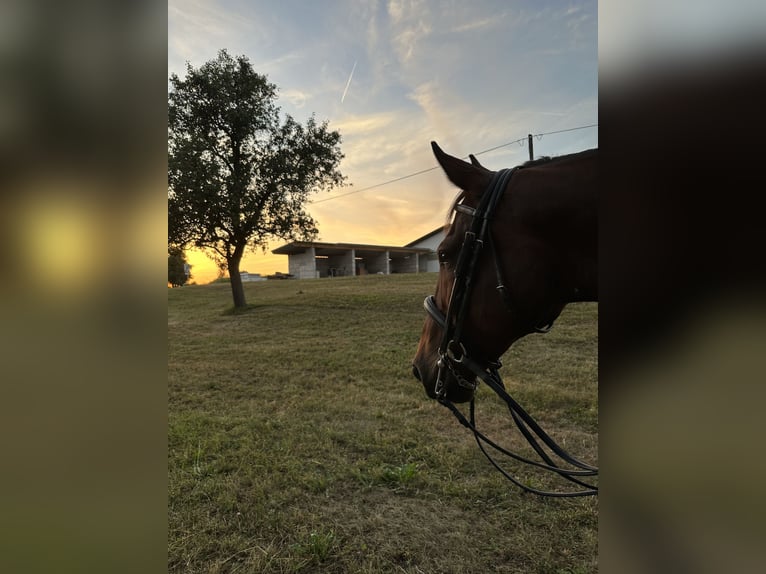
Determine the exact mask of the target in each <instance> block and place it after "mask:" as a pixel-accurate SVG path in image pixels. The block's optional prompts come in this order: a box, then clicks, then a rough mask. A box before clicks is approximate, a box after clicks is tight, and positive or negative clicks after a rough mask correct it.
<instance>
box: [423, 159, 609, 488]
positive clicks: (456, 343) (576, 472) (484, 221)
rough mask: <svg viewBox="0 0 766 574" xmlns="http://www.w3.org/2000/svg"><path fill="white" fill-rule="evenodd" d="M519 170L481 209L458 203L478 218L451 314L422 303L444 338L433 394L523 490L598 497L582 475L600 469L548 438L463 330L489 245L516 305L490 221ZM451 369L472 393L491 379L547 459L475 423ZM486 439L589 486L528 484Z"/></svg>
mask: <svg viewBox="0 0 766 574" xmlns="http://www.w3.org/2000/svg"><path fill="white" fill-rule="evenodd" d="M517 169H519V168H517V167H516V168H512V169H503V170H500V171H497V172H495V173H494V174H493V176H492V179H491V181H490V183H489V186H488V188H487V191H486V192H485V193H484V194H483V195H482V198H481V201H480V202H479V205H478V206H477V207H476V208H473V207H470V206H467V205H464V204H457V205H456V206H455V211H457V212H459V213H463V214H466V215H469V216H471V217H472V219H473V221H472V224H471V228H470V230H469V231H467V232H466V233H465V237H464V239H463V245H462V247H461V249H460V253H459V255H458V259H457V263H456V264H455V279H454V281H453V285H452V293H451V294H450V299H449V304H448V306H447V312H446V314H445V313H442V311H441V310H440V309H439V307H438V306H437V304H436V299H435V298H434V296H433V295H430V296H428V297H426V299H425V301H424V302H423V306H424V307H425V310H426V312H427V313H428V315H429V316H430V317H431V319H433V320H434V322H435V323H436V324H437V325H438V326H439V327H440V328H441V329H442V339H441V343H440V345H439V350H438V360H437V367H438V375H437V379H436V386H435V388H434V393H435V395H436V400H437V401H439V403H441V404H442V405H444V406H446V407H447V408H449V409H450V411H452V413H453V414H454V415H455V417H457V419H458V421H459V422H460V423H461V424H462V425H463V426H465V427H467V428H469V429H470V430H471V431H472V432H473V434H474V437H475V438H476V442H477V444H478V445H479V448H480V449H481V451H482V453H484V455H485V456H486V457H487V459H488V460H489V461H490V462H491V463H492V465H493V466H494V467H495V468H496V469H497V470H499V471H500V472H501V473H502V474H503V475H504V476H505V477H506V478H507V479H508V480H510V481H511V482H513V483H514V484H516V485H517V486H519V487H521V488H522V489H523V490H525V491H527V492H532V493H534V494H539V495H541V496H554V497H571V496H587V495H595V494H598V486H594V485H591V484H588V483H585V482H583V481H581V480H580V478H579V477H587V476H597V475H598V468H596V467H593V466H590V465H588V464H586V463H584V462H581V461H579V460H577V459H576V458H574V457H573V456H571V455H570V454H568V453H567V452H566V451H565V450H564V449H563V448H561V447H560V446H559V445H558V444H557V443H556V442H555V441H554V440H553V439H552V438H551V437H550V436H548V434H547V433H546V432H545V431H544V430H543V429H542V428H541V427H540V425H538V424H537V422H536V421H535V420H534V419H533V418H532V417H531V416H530V415H529V414H528V413H527V412H526V411H525V410H524V409H523V408H522V407H521V405H519V404H518V403H517V402H516V401H515V400H514V399H513V397H511V396H510V395H509V394H508V392H507V391H506V390H505V386H504V385H503V381H502V379H501V377H500V374H499V373H498V369H499V368H500V367H501V363H500V361H499V359H495V360H486V359H485V360H483V361H479V360H476V359H475V358H474V357H472V356H471V354H470V350H471V345H470V344H469V343H468V342H467V341H466V338H465V335H464V333H463V326H464V324H465V320H466V316H467V312H468V301H469V299H470V294H471V290H472V287H473V282H474V279H475V275H476V270H477V266H478V261H479V256H480V254H481V251H482V248H483V247H484V244H485V243H487V244H488V246H489V247H490V248H491V250H492V254H493V258H494V267H495V275H496V278H497V287H496V289H497V291H498V293H499V295H500V297H501V298H502V299H503V302H504V303H505V305H506V307H508V308H509V309H512V304H511V300H510V295H509V292H508V289H507V288H506V286H505V284H504V282H503V278H502V273H501V269H500V262H499V259H498V252H497V249H495V247H494V245H493V242H492V234H491V233H490V230H489V223H490V220H491V217H492V215H493V213H494V210H495V208H496V207H497V204H498V202H499V201H500V198H501V197H502V195H503V193H504V191H505V189H506V188H507V187H508V184H509V182H510V180H511V177H513V174H514V173H515V172H516V170H517ZM552 325H553V323H552V321H551V322H549V323H548V324H546V325H545V326H532V327H531V328H530V329H529V332H538V333H547V332H548V331H549V330H550V328H551V326H552ZM461 369H463V370H467V371H469V372H471V373H472V374H473V375H474V376H473V378H472V379H471V380H468V379H466V378H465V377H464V376H463V375H462V374H461ZM447 373H452V374H453V376H454V378H455V380H456V381H457V383H458V385H460V386H461V387H464V388H468V389H471V390H473V391H475V390H476V387H477V386H478V380H481V381H483V382H484V383H486V384H487V386H489V387H490V388H491V389H492V390H493V391H494V392H495V393H496V394H497V395H498V396H499V397H500V398H502V399H503V400H504V401H505V402H506V404H507V405H508V409H509V411H510V413H511V416H512V417H513V420H514V422H515V423H516V426H517V428H518V429H519V430H520V431H521V433H522V435H524V438H525V439H526V440H527V442H529V444H530V445H531V446H532V448H533V449H534V450H535V452H536V453H537V454H538V455H539V456H540V458H541V459H542V461H543V462H538V461H534V460H530V459H527V458H524V457H522V456H520V455H517V454H515V453H512V452H510V451H508V450H506V449H504V448H503V447H501V446H499V445H497V444H496V443H494V442H492V441H491V440H490V439H488V438H487V437H486V436H484V435H483V434H482V433H481V432H479V431H478V429H477V428H476V422H475V409H474V399H473V398H472V399H471V403H470V419H466V417H465V416H464V415H463V413H462V412H460V410H459V409H458V408H457V407H456V406H455V405H454V404H453V403H452V402H451V401H450V400H448V399H447V398H446V386H445V385H446V376H447ZM534 435H536V436H537V439H540V440H541V441H542V442H543V443H544V445H545V446H547V447H548V448H549V449H550V451H551V452H552V454H554V455H556V456H558V457H559V458H561V459H562V460H563V461H565V462H566V463H568V464H570V465H572V466H574V467H576V468H575V469H565V468H562V467H561V466H559V464H557V463H556V462H555V461H554V460H553V459H552V457H551V455H550V453H548V452H546V451H545V450H544V448H543V446H542V445H541V444H540V443H538V441H537V439H536V438H535V436H534ZM482 442H484V443H486V444H488V445H489V446H491V447H492V448H494V449H495V450H497V451H499V452H501V453H503V454H505V455H507V456H509V457H511V458H513V459H515V460H518V461H520V462H523V463H526V464H530V465H532V466H535V467H538V468H543V469H545V470H549V471H552V472H555V473H556V474H558V475H560V476H562V477H563V478H565V479H566V480H568V481H571V482H573V483H576V484H578V485H580V486H583V487H585V490H580V491H574V492H549V491H544V490H540V489H537V488H533V487H531V486H528V485H526V484H523V483H522V482H520V481H519V480H518V479H516V478H514V477H513V476H511V475H510V474H508V473H507V472H506V471H505V470H504V469H503V468H501V467H500V466H499V464H498V463H497V462H496V461H495V460H494V459H493V458H492V457H491V456H490V455H489V454H488V453H487V451H486V450H485V449H484V446H483V444H482Z"/></svg>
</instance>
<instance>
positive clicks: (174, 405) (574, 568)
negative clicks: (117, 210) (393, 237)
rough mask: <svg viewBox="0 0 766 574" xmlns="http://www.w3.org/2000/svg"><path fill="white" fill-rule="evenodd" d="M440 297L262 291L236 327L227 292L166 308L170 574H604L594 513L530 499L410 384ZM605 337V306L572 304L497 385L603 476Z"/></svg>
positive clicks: (199, 289) (414, 282)
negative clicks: (429, 309) (425, 325)
mask: <svg viewBox="0 0 766 574" xmlns="http://www.w3.org/2000/svg"><path fill="white" fill-rule="evenodd" d="M434 283H435V276H434V275H431V274H420V275H399V276H396V275H393V276H382V277H381V276H377V277H356V278H335V279H322V280H306V281H268V282H263V283H254V284H248V285H246V294H247V297H248V301H250V302H251V303H252V306H251V307H250V308H249V309H247V310H246V312H244V313H237V314H232V313H227V312H226V311H227V308H228V305H229V299H230V293H229V287H228V285H210V286H190V287H184V288H181V289H173V290H170V291H169V292H168V304H169V307H168V331H169V333H168V334H169V358H168V366H169V373H168V392H169V405H170V412H169V428H168V443H169V449H168V450H169V455H168V472H169V502H168V512H169V541H168V569H169V571H171V572H179V573H181V572H183V573H185V574H186V573H212V572H230V573H234V572H264V573H278V572H279V573H282V572H331V573H332V572H337V573H341V572H411V573H419V572H429V573H431V572H433V573H437V572H438V573H459V572H466V573H468V572H471V573H475V572H509V573H510V572H525V573H528V572H538V573H550V574H564V573H575V572H576V573H586V572H596V571H597V565H596V564H597V515H598V502H597V500H595V499H592V498H589V499H575V500H544V499H540V498H538V497H534V496H530V495H525V494H522V493H520V492H519V491H518V490H517V489H515V488H514V487H513V486H512V485H510V484H508V483H507V482H506V481H505V480H504V479H503V478H502V477H501V476H500V475H499V474H498V473H497V472H495V471H494V469H492V467H491V466H490V465H489V463H488V462H487V461H486V460H485V459H484V458H483V456H482V455H481V453H480V452H479V451H478V448H477V447H476V445H475V443H474V442H473V438H472V437H471V436H470V435H469V434H468V433H467V431H466V430H465V429H464V428H463V427H461V426H460V425H459V424H458V423H457V421H456V420H455V419H454V418H453V417H452V415H451V414H450V413H449V412H448V411H447V410H446V409H444V408H442V407H440V406H439V405H438V404H436V403H434V402H433V401H430V400H428V399H427V398H426V396H425V393H424V392H423V389H422V386H421V385H420V383H418V382H417V381H415V380H414V379H413V378H412V375H411V369H410V361H411V359H412V356H413V355H414V353H415V348H416V345H417V341H418V338H419V336H420V330H421V327H422V322H423V312H422V300H423V298H424V297H425V296H426V295H427V294H430V293H431V291H432V289H433V285H434ZM596 322H597V306H596V305H595V304H579V305H573V306H570V308H568V309H567V310H566V311H565V313H564V314H563V315H562V317H561V318H560V319H559V321H558V324H557V326H556V327H555V328H554V330H553V331H551V333H550V334H548V335H545V336H541V335H536V336H531V337H528V338H527V339H525V340H523V341H521V342H519V343H518V344H517V345H516V346H514V347H513V348H512V349H511V350H510V351H509V352H508V353H507V354H506V356H505V357H504V363H505V366H504V367H503V369H502V371H501V373H502V374H503V376H504V378H505V380H506V383H507V385H508V387H509V389H510V390H511V392H512V393H513V394H514V396H515V397H516V398H517V399H518V400H519V401H520V402H521V404H522V405H524V407H525V408H527V410H529V411H530V412H531V413H532V414H533V415H534V416H535V417H537V418H538V420H540V422H541V423H542V424H543V426H544V427H545V428H546V430H547V431H548V432H549V433H550V434H551V435H553V436H554V437H555V438H556V439H557V440H559V441H560V442H562V443H563V444H564V445H565V446H567V447H568V448H571V451H572V453H573V454H575V455H576V456H579V457H581V458H583V459H585V460H588V461H593V462H596V461H597V456H596V453H597V431H598V409H597V392H596V391H597V360H596V358H597V339H596ZM478 400H479V411H478V412H479V416H480V418H479V422H480V424H481V425H482V427H483V428H485V429H487V432H488V433H490V434H491V435H492V436H493V438H494V437H502V442H503V443H504V444H510V445H514V444H519V445H520V444H521V443H520V441H519V439H518V437H517V433H513V432H511V429H510V425H511V424H512V423H511V421H510V419H509V417H508V416H507V414H506V413H505V411H504V410H503V409H504V407H503V405H501V404H499V401H497V399H495V398H494V397H493V396H492V395H491V393H490V392H488V391H487V390H486V389H482V390H481V392H480V394H479V398H478ZM522 472H526V471H522ZM529 480H540V481H544V480H547V479H543V478H538V477H537V476H532V475H530V477H529Z"/></svg>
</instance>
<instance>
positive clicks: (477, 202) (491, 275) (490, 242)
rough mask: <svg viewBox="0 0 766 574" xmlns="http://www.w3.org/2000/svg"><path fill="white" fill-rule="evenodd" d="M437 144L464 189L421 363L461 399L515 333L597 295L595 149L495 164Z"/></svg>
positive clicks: (436, 385) (444, 248) (450, 396)
mask: <svg viewBox="0 0 766 574" xmlns="http://www.w3.org/2000/svg"><path fill="white" fill-rule="evenodd" d="M431 147H432V149H433V153H434V155H435V156H436V159H437V161H438V162H439V165H440V166H441V168H442V169H443V170H444V173H445V175H446V176H447V178H448V179H449V181H451V182H452V183H453V184H454V185H455V186H457V187H458V188H460V190H461V191H460V193H459V194H458V195H457V197H456V198H455V201H454V203H453V205H452V209H451V212H450V213H451V216H452V221H451V223H449V224H448V226H447V227H446V228H445V236H444V239H443V241H442V242H441V244H440V245H439V247H438V248H437V254H438V258H439V276H438V280H437V284H436V290H435V292H434V295H433V297H430V298H428V299H426V309H427V310H428V312H429V314H428V316H427V317H426V319H425V322H424V324H423V331H422V334H421V337H420V341H419V343H418V348H417V352H416V354H415V357H414V359H413V362H412V366H413V374H414V375H415V377H416V378H417V379H418V380H420V381H421V382H422V383H423V386H424V388H425V391H426V393H427V394H428V396H429V397H431V398H439V399H446V400H449V401H451V402H455V403H459V402H466V401H469V400H471V399H472V398H473V394H474V389H475V387H476V384H477V374H478V375H479V376H481V373H482V372H483V371H485V370H487V369H492V368H496V366H497V365H499V358H500V356H501V355H502V354H503V353H504V352H505V351H506V350H507V349H508V348H509V347H510V346H511V344H513V342H514V341H516V340H517V339H519V338H521V337H523V336H525V335H527V334H529V333H533V332H545V331H546V330H547V329H548V328H549V327H550V325H552V324H553V321H554V320H555V319H556V318H557V317H558V315H559V314H560V313H561V311H562V309H563V308H564V306H565V305H566V304H567V303H568V302H572V301H593V300H596V295H595V293H596V285H595V278H596V273H595V269H596V267H595V266H596V225H595V223H596V219H595V218H596V194H595V189H596V188H595V172H596V168H595V160H596V153H595V151H593V150H592V151H590V152H581V153H580V154H571V155H570V156H562V158H561V159H558V158H557V159H556V160H555V161H552V160H550V159H546V160H543V161H542V162H541V161H540V160H536V161H535V162H528V164H525V166H522V167H524V169H519V170H518V171H517V172H516V170H501V171H500V172H494V171H491V170H489V169H487V168H485V167H484V166H482V165H481V164H480V163H479V162H478V160H477V159H476V158H475V157H474V156H469V157H470V160H471V162H470V163H468V162H465V161H463V160H461V159H459V158H456V157H453V156H450V155H448V154H446V153H445V152H443V151H442V150H441V148H440V147H439V146H438V145H437V144H436V143H435V142H431ZM596 151H597V150H596ZM541 164H543V165H541ZM526 166H529V167H526ZM511 184H512V189H513V191H512V193H506V191H507V190H508V189H509V188H510V187H511ZM456 333H457V334H456ZM453 336H454V337H455V338H454V339H452V337H453ZM477 365H478V367H477Z"/></svg>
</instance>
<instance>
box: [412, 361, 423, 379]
mask: <svg viewBox="0 0 766 574" xmlns="http://www.w3.org/2000/svg"><path fill="white" fill-rule="evenodd" d="M412 374H413V375H415V378H416V379H417V380H419V381H421V382H422V381H423V379H421V378H420V371H418V368H417V367H416V366H415V365H412Z"/></svg>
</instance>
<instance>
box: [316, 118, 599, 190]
mask: <svg viewBox="0 0 766 574" xmlns="http://www.w3.org/2000/svg"><path fill="white" fill-rule="evenodd" d="M597 126H598V124H590V125H587V126H578V127H576V128H567V129H564V130H556V131H553V132H544V133H541V134H532V135H533V136H534V137H536V138H538V139H539V138H541V137H543V136H550V135H554V134H563V133H564V132H573V131H575V130H584V129H586V128H593V127H597ZM525 141H527V136H525V137H523V138H519V139H517V140H513V141H510V142H506V143H504V144H500V145H497V146H495V147H491V148H488V149H485V150H481V151H478V152H476V153H475V154H473V155H474V156H477V155H482V154H485V153H489V152H491V151H495V150H496V149H500V148H503V147H506V146H509V145H512V144H523V143H524V142H525ZM461 159H464V160H465V159H468V156H465V157H463V158H461ZM435 169H439V166H438V165H435V166H434V167H429V168H428V169H422V170H420V171H416V172H415V173H410V174H407V175H403V176H401V177H397V178H394V179H389V180H388V181H384V182H382V183H376V184H374V185H369V186H367V187H363V188H362V189H355V190H354V191H348V192H346V193H341V194H339V195H333V196H332V197H327V198H325V199H318V200H316V201H311V202H309V203H312V204H317V203H324V202H325V201H331V200H333V199H339V198H341V197H346V196H348V195H353V194H355V193H361V192H363V191H368V190H370V189H375V188H376V187H383V186H384V185H388V184H390V183H396V182H397V181H402V180H403V179H409V178H411V177H415V176H416V175H423V174H424V173H428V172H429V171H434V170H435Z"/></svg>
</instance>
